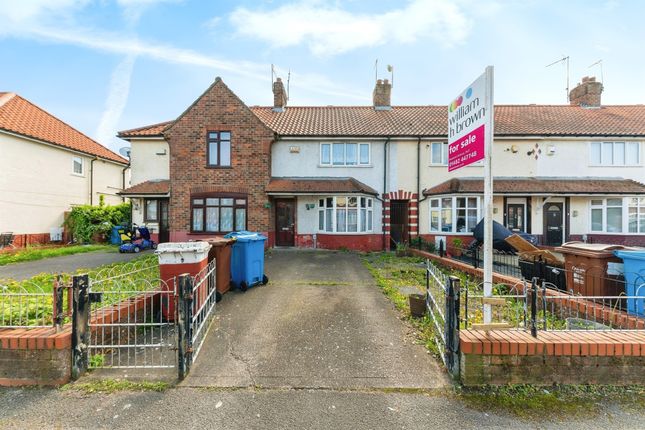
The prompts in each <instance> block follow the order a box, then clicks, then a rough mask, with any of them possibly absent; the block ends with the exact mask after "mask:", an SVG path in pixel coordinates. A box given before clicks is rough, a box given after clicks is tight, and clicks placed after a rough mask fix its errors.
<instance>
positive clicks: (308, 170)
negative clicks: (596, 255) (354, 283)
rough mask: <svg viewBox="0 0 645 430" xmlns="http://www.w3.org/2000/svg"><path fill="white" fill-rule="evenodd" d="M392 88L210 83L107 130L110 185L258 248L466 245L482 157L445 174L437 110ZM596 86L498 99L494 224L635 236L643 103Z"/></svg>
mask: <svg viewBox="0 0 645 430" xmlns="http://www.w3.org/2000/svg"><path fill="white" fill-rule="evenodd" d="M391 91H392V87H391V84H390V82H388V81H387V80H378V81H377V82H376V85H375V88H374V92H373V105H372V106H307V107H299V106H287V96H286V92H285V89H284V85H283V84H282V82H281V81H280V79H278V80H276V82H274V84H273V96H274V97H273V99H274V100H273V101H274V103H273V106H266V107H257V106H252V107H249V106H246V105H245V104H244V103H243V102H242V101H241V100H240V99H239V98H238V97H237V96H235V94H234V93H233V92H232V91H231V90H230V89H229V88H228V87H227V86H226V85H225V84H224V83H223V82H222V80H221V79H219V78H217V79H216V80H215V83H214V84H213V85H212V86H211V87H210V88H209V89H208V90H207V91H206V92H205V93H204V94H203V95H202V96H200V97H199V98H198V99H197V100H196V101H195V102H194V103H193V104H192V105H191V106H190V107H189V108H188V109H187V110H186V111H185V112H184V113H183V114H182V115H181V116H180V117H179V118H177V119H176V120H174V121H170V122H165V123H160V124H155V125H152V126H146V127H141V128H137V129H132V130H127V131H123V132H121V133H119V136H120V137H121V138H123V139H126V140H129V141H130V142H131V143H132V166H133V173H132V183H133V184H134V186H133V187H132V188H130V189H128V190H126V191H125V192H124V193H123V195H126V196H130V197H133V198H135V199H136V200H135V202H136V203H135V207H136V208H138V210H137V211H135V218H136V217H139V220H140V221H142V222H143V221H145V222H154V223H157V222H159V220H162V219H164V217H167V219H168V223H167V227H168V228H167V230H168V236H167V237H168V238H169V240H172V241H176V240H187V239H188V240H189V239H195V238H199V237H203V236H204V235H213V234H222V233H227V232H229V231H232V230H241V229H249V230H255V231H260V232H263V233H265V234H267V235H268V237H269V241H268V244H269V246H295V247H315V248H329V249H338V248H348V249H357V250H380V249H389V248H391V247H392V246H394V245H395V244H396V243H399V242H406V241H408V240H410V239H411V238H413V237H416V236H419V235H420V236H423V237H424V238H426V239H428V240H436V238H437V237H444V238H448V237H449V236H456V237H461V238H462V240H463V241H464V242H468V241H469V240H470V238H471V237H472V233H471V230H472V228H473V227H474V226H475V225H476V224H477V222H478V221H479V220H480V219H481V218H482V216H483V213H482V208H481V204H482V194H483V182H482V174H483V168H482V167H483V166H482V165H481V164H480V165H473V166H469V167H466V168H463V169H461V170H459V171H457V172H453V173H448V168H447V143H446V135H447V114H446V107H445V106H392V105H391ZM601 92H602V84H600V83H599V82H596V81H595V80H594V79H593V78H585V79H584V80H583V81H582V82H581V83H580V84H579V85H578V86H577V87H576V88H574V89H573V90H572V91H571V94H570V100H571V103H570V105H498V106H496V108H495V142H494V149H493V151H494V152H493V160H494V161H493V163H494V166H493V169H494V175H495V185H494V206H495V208H494V216H495V218H496V220H497V221H498V222H500V223H502V224H504V225H506V226H507V227H508V228H510V229H512V230H522V231H527V232H529V233H532V234H534V235H537V236H538V237H539V238H540V240H541V242H542V243H543V244H545V245H551V246H555V245H559V244H561V243H562V242H564V241H567V240H573V239H584V240H588V241H593V242H610V243H624V244H640V245H643V244H645V185H643V182H645V169H644V167H643V151H644V147H643V143H642V141H643V140H645V106H642V105H630V106H603V105H602V104H601V103H600V101H601V97H600V96H601ZM143 153H148V154H152V153H154V154H155V155H154V156H153V157H146V158H147V159H152V160H153V161H152V162H148V161H145V162H144V161H142V160H143V158H142V159H141V160H139V161H138V160H136V158H137V156H138V154H143ZM151 163H154V164H155V166H156V167H154V168H152V167H151V166H152V164H151ZM139 164H141V165H143V166H142V167H139V168H138V167H137V166H138V165H139ZM137 169H139V171H140V172H145V174H143V173H142V174H141V175H139V173H137ZM167 202H169V203H167ZM164 205H167V206H164ZM164 207H168V208H169V211H168V212H167V215H164V214H163V213H164V209H163V208H164ZM151 214H153V215H151ZM161 233H162V234H164V235H165V234H166V233H165V232H164V227H163V222H162V227H161Z"/></svg>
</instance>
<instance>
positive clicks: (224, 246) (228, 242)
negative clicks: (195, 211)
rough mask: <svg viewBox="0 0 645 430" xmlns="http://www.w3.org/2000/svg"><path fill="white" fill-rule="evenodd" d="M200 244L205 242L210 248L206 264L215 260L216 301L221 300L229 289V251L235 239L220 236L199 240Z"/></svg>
mask: <svg viewBox="0 0 645 430" xmlns="http://www.w3.org/2000/svg"><path fill="white" fill-rule="evenodd" d="M199 241H200V242H206V243H208V244H209V245H210V246H211V249H210V251H209V252H208V262H209V263H210V262H211V261H213V260H215V265H216V269H215V270H216V284H215V285H216V288H217V296H216V301H218V302H219V301H220V300H221V299H222V295H223V294H225V293H226V292H228V290H230V289H231V251H232V249H233V244H234V243H235V239H233V238H228V239H227V238H225V237H222V236H213V237H207V238H204V239H199Z"/></svg>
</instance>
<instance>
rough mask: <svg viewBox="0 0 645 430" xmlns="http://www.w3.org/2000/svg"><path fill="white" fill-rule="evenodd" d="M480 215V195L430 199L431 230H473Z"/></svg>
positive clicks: (455, 231)
mask: <svg viewBox="0 0 645 430" xmlns="http://www.w3.org/2000/svg"><path fill="white" fill-rule="evenodd" d="M480 218H481V216H480V202H479V197H476V196H464V197H441V198H435V199H430V231H441V232H446V233H468V232H471V231H472V230H473V229H474V228H475V226H476V225H477V223H478V222H479V219H480Z"/></svg>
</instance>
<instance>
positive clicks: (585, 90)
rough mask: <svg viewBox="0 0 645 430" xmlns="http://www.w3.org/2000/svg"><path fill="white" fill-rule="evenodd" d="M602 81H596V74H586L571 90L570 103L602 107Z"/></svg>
mask: <svg viewBox="0 0 645 430" xmlns="http://www.w3.org/2000/svg"><path fill="white" fill-rule="evenodd" d="M603 89H604V88H603V85H602V82H596V77H595V76H591V77H589V76H585V77H584V78H582V81H581V82H580V83H579V84H578V85H577V86H576V87H575V88H574V89H572V90H571V91H570V92H569V103H570V104H571V105H572V106H581V107H600V105H601V104H600V101H601V97H600V95H601V93H602V91H603Z"/></svg>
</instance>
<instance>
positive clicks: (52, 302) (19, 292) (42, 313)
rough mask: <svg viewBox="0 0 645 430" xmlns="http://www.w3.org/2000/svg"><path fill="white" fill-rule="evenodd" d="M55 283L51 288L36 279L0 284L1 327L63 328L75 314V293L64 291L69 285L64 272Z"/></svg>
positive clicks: (56, 278) (55, 279)
mask: <svg viewBox="0 0 645 430" xmlns="http://www.w3.org/2000/svg"><path fill="white" fill-rule="evenodd" d="M51 282H52V287H51V290H49V289H48V288H45V287H46V285H45V286H43V284H42V283H38V282H35V281H22V282H13V283H11V284H6V285H0V328H12V329H15V328H45V327H54V328H58V329H60V328H61V327H62V325H63V324H64V323H65V322H66V321H67V320H68V319H69V318H68V317H69V316H71V294H64V291H65V289H68V288H69V285H68V284H66V283H65V282H63V280H62V277H61V276H60V275H58V276H56V277H55V278H54V279H53V280H52V281H51ZM47 290H49V291H47ZM68 292H69V293H71V289H69V290H68ZM65 298H67V310H65Z"/></svg>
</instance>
